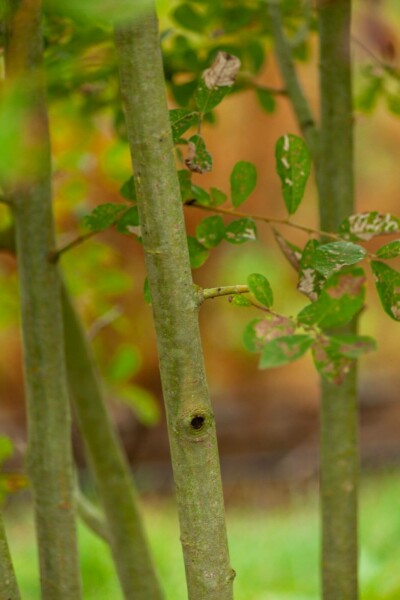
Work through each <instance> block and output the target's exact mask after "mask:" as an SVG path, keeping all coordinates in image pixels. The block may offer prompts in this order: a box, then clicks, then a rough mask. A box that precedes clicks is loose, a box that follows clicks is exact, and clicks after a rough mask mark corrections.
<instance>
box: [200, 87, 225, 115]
mask: <svg viewBox="0 0 400 600" xmlns="http://www.w3.org/2000/svg"><path fill="white" fill-rule="evenodd" d="M230 91H231V90H230V88H229V87H216V88H213V89H209V88H208V87H207V86H206V84H205V82H204V80H203V79H201V80H200V83H199V85H198V86H197V89H196V94H195V99H196V106H197V108H198V110H199V112H201V113H202V114H206V113H208V112H210V111H211V110H213V108H215V107H216V106H218V104H220V103H221V102H222V100H223V99H224V98H225V96H226V95H227V94H228V93H229V92H230Z"/></svg>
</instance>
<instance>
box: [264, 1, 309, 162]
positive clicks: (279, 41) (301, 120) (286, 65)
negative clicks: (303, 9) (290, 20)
mask: <svg viewBox="0 0 400 600" xmlns="http://www.w3.org/2000/svg"><path fill="white" fill-rule="evenodd" d="M269 14H270V17H271V25H272V33H273V36H274V41H275V53H276V59H277V62H278V66H279V70H280V72H281V75H282V79H283V81H284V84H285V88H286V90H287V93H288V96H289V98H290V101H291V103H292V106H293V109H294V112H295V114H296V118H297V121H298V124H299V127H300V129H301V131H302V133H303V135H304V138H305V140H306V142H307V145H308V147H309V149H310V152H311V154H312V156H313V158H314V161H315V162H317V159H318V128H317V125H316V123H315V119H314V116H313V114H312V111H311V108H310V106H309V103H308V101H307V99H306V97H305V95H304V92H303V90H302V87H301V85H300V82H299V79H298V77H297V73H296V70H295V67H294V64H293V60H292V54H291V49H290V44H289V42H288V40H287V39H286V37H285V34H284V31H283V23H282V14H281V9H280V6H279V4H278V3H277V2H272V1H271V2H270V3H269Z"/></svg>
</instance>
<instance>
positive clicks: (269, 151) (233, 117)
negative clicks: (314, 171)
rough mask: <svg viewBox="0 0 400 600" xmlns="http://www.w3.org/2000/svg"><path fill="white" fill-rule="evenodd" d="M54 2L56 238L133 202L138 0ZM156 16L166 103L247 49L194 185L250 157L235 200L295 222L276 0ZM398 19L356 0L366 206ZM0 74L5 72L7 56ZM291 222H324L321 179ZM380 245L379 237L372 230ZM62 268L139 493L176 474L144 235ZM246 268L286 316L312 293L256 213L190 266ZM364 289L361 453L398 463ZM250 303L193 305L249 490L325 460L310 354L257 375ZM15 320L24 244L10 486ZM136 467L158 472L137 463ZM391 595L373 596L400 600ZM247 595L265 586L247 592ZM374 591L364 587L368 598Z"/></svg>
mask: <svg viewBox="0 0 400 600" xmlns="http://www.w3.org/2000/svg"><path fill="white" fill-rule="evenodd" d="M146 4H147V2H146V0H141V1H140V2H135V3H134V6H135V11H138V14H139V13H140V11H142V10H145V9H146ZM308 6H309V3H308V2H302V1H301V0H284V1H282V9H283V12H284V15H285V28H286V33H287V35H288V37H289V39H290V43H291V48H292V52H293V56H294V58H295V60H296V64H297V68H298V72H299V76H300V79H301V81H302V83H303V85H304V88H305V91H306V94H307V96H308V98H309V100H310V103H311V105H312V107H313V109H314V111H315V113H316V116H317V117H318V75H317V73H318V47H317V37H316V34H315V31H316V21H315V16H314V14H313V12H312V11H311V10H309V9H308V8H307V7H308ZM44 10H45V18H44V41H45V66H46V75H47V84H48V99H49V116H50V123H51V136H52V150H53V190H54V213H55V219H56V227H57V234H58V242H57V243H58V246H59V247H61V246H63V245H64V244H66V243H68V242H70V241H71V240H73V239H75V238H76V237H77V236H79V235H83V234H86V233H87V232H88V230H87V228H85V226H84V216H85V215H86V214H88V213H89V212H90V211H91V210H92V209H93V208H94V207H95V206H96V205H98V204H101V203H104V202H120V201H122V197H121V195H120V191H119V190H120V188H121V186H122V185H123V184H124V182H126V180H127V179H128V178H129V176H130V172H131V167H130V159H129V150H128V146H127V143H126V138H125V128H124V121H123V114H122V110H121V104H120V99H119V91H118V81H117V71H116V64H115V55H114V49H113V39H112V23H113V21H114V20H115V19H118V18H121V19H122V18H124V17H125V16H126V13H127V11H131V10H132V2H126V1H124V0H118V2H116V0H113V1H112V2H111V1H110V2H108V1H106V0H105V1H104V2H101V3H99V2H98V1H97V2H94V1H92V0H90V2H89V1H86V2H85V3H83V2H77V1H76V0H70V1H69V2H68V3H63V4H61V3H60V2H58V1H56V0H46V1H45V2H44ZM159 17H160V27H161V38H162V48H163V55H164V65H165V75H166V82H167V89H168V101H169V105H170V108H178V107H191V106H192V105H193V93H194V90H195V87H196V84H197V82H198V80H199V77H200V75H201V73H202V71H203V70H204V69H206V68H207V67H209V65H210V62H211V61H212V59H213V57H214V56H215V55H216V53H217V52H218V50H221V49H223V50H225V51H228V52H230V53H232V54H234V55H236V56H238V57H239V58H240V59H241V61H242V68H241V70H240V73H239V76H238V78H237V83H236V84H235V86H234V88H233V89H232V91H231V92H230V93H229V95H228V97H227V98H226V99H225V100H224V101H223V102H222V104H221V105H220V106H218V107H217V109H215V110H214V111H212V112H211V113H209V114H208V115H207V119H206V120H207V123H205V124H204V127H203V130H202V134H203V136H204V138H205V140H206V143H207V148H208V150H209V151H210V152H211V154H212V157H213V163H214V167H213V171H212V173H207V174H203V175H195V176H194V177H193V181H194V182H195V183H196V184H198V185H200V186H202V187H205V188H206V189H208V188H209V187H210V186H214V187H217V188H219V189H221V190H223V191H224V192H225V193H228V192H229V175H230V173H231V171H232V168H233V166H234V164H235V163H236V162H237V161H238V160H246V161H251V162H253V163H254V164H255V165H256V167H257V170H258V184H257V187H256V189H255V191H254V193H253V194H252V195H251V198H250V199H249V200H248V201H247V202H246V204H245V205H243V206H242V207H241V210H244V211H245V212H248V213H249V214H252V213H257V214H265V215H267V216H273V217H283V218H284V217H285V210H284V204H283V201H282V198H281V195H280V185H279V179H278V177H277V175H276V173H275V168H274V166H275V159H274V147H275V142H276V140H277V139H278V138H279V137H280V136H281V135H282V134H284V133H287V132H292V133H297V134H298V133H299V132H298V128H297V125H296V122H295V120H294V117H293V114H292V110H291V107H290V103H289V101H288V99H287V98H286V96H285V94H284V91H283V90H282V82H281V80H280V77H279V73H278V70H277V67H276V64H275V60H274V56H273V43H272V39H271V30H270V23H269V19H268V11H267V10H266V4H265V2H263V1H253V0H244V1H242V2H236V1H235V2H234V1H230V0H197V1H195V0H191V1H187V2H182V1H175V0H174V1H171V2H168V1H167V0H160V2H159ZM399 17H400V6H399V4H398V3H397V1H396V0H381V1H380V2H376V1H374V0H358V2H355V17H354V34H353V56H354V61H355V63H354V64H355V90H354V92H355V123H356V178H357V205H358V211H360V212H361V211H369V210H380V211H382V212H393V213H394V214H398V206H399V204H398V195H399V187H400V182H399V179H398V165H397V163H398V139H399V134H400V31H399V29H398V27H396V26H395V25H394V24H395V23H398V22H399ZM2 36H4V31H2ZM0 70H1V71H2V72H3V73H4V67H3V66H1V68H0ZM3 88H4V80H1V81H0V180H2V181H7V180H8V178H12V177H13V176H18V164H19V163H18V161H19V156H20V152H19V144H21V143H23V140H21V139H20V138H19V137H18V136H17V135H16V134H15V131H16V122H17V120H18V118H19V115H20V111H23V108H24V107H23V95H21V94H20V93H19V92H18V90H17V89H15V90H11V92H10V91H8V92H7V93H6V92H5V90H4V89H3ZM193 132H195V131H193ZM185 214H186V219H187V228H188V233H189V234H191V235H194V232H195V229H196V226H197V224H198V223H199V222H200V221H201V220H202V219H203V218H204V216H205V215H204V214H202V213H201V212H200V211H197V210H194V209H191V208H190V207H187V208H185ZM296 221H297V222H299V223H302V224H307V225H309V226H312V227H317V210H316V192H315V186H314V184H313V182H312V181H310V182H309V183H308V186H307V190H306V198H305V200H304V202H303V203H302V206H301V207H300V209H299V211H298V213H297V215H296ZM10 222H11V217H10V213H9V210H8V208H7V207H6V206H5V205H1V204H0V230H2V229H5V228H6V227H7V226H8V225H9V224H10ZM228 222H229V220H226V223H228ZM283 233H284V234H285V236H286V237H288V238H289V239H290V240H291V241H292V242H293V243H299V244H300V243H304V242H305V237H304V234H302V233H299V232H295V231H288V230H285V231H283ZM369 249H370V250H371V251H373V250H374V242H371V243H370V245H369ZM61 265H62V268H63V271H64V272H65V276H66V279H67V282H68V287H69V289H70V290H71V292H72V294H73V295H74V297H75V299H76V303H77V306H78V308H79V312H80V314H81V315H82V318H83V320H84V322H85V324H86V326H87V329H88V333H89V336H90V337H91V339H92V343H93V347H94V351H95V356H96V359H97V361H98V364H99V367H100V370H101V373H102V375H103V377H104V381H105V386H106V389H107V393H108V397H109V400H110V407H111V410H112V411H113V414H114V417H115V421H116V423H117V425H118V427H119V429H120V432H121V435H122V438H123V440H124V442H125V445H126V447H127V451H128V454H129V456H130V459H131V461H132V463H133V464H134V465H135V469H136V473H137V476H138V478H139V482H140V485H141V486H142V488H143V489H148V488H149V489H151V488H156V489H158V490H160V489H163V486H164V484H165V485H166V486H167V487H168V486H169V482H170V474H169V467H168V466H167V465H168V448H167V440H166V435H165V427H164V423H163V406H162V398H161V388H160V381H159V374H158V368H157V356H156V351H155V338H154V333H153V326H152V320H151V309H150V307H149V306H148V305H147V304H146V302H145V300H144V296H143V285H144V280H145V269H144V263H143V252H142V248H141V246H140V244H139V243H138V242H137V241H136V240H135V239H133V237H132V236H130V235H121V234H119V233H117V232H116V231H114V230H113V229H109V230H107V231H104V232H102V233H101V234H98V235H96V236H95V237H93V238H91V239H89V240H88V241H86V242H85V243H83V244H81V245H79V246H77V247H75V248H73V249H71V250H70V251H69V252H67V253H66V254H65V255H63V257H62V259H61ZM393 266H395V267H397V268H398V267H399V265H393ZM251 272H259V273H263V274H265V275H266V276H267V277H268V279H269V280H270V282H271V285H272V287H273V290H274V296H275V298H276V307H277V309H278V310H279V312H281V313H282V314H287V315H291V314H293V313H295V312H296V311H298V310H299V309H300V308H301V307H302V306H304V305H305V301H304V298H303V297H302V296H301V295H300V294H299V293H298V292H297V291H296V275H295V273H294V272H293V271H292V270H291V268H290V266H288V265H287V263H286V262H285V260H284V259H283V257H282V256H281V254H280V251H279V249H278V248H277V247H276V244H275V242H274V239H273V236H272V233H271V231H270V229H269V228H268V226H267V225H263V224H259V226H258V239H257V240H256V241H255V242H249V243H247V244H246V245H244V246H243V247H242V246H234V245H230V244H226V243H224V244H221V245H220V246H218V248H216V249H213V251H212V253H211V256H210V259H209V260H208V261H207V262H206V263H205V265H204V266H202V267H201V268H200V269H198V270H196V271H195V272H194V279H195V282H196V283H198V284H199V285H202V286H204V287H214V286H217V285H221V286H222V285H232V284H241V283H245V281H246V277H247V275H248V274H249V273H251ZM367 298H368V299H367V304H368V307H367V310H366V311H365V312H364V314H363V315H362V317H361V333H362V334H366V335H371V336H373V337H375V338H376V339H377V341H378V351H377V352H375V353H372V354H370V355H367V356H366V357H365V358H363V359H362V361H361V364H360V378H361V404H362V417H361V423H362V443H363V446H362V450H363V457H364V460H365V462H366V464H367V466H387V465H389V464H398V462H400V442H399V440H398V427H399V424H400V406H399V405H398V403H397V402H396V401H397V393H396V390H397V389H398V385H399V370H398V365H397V360H396V357H397V355H398V337H397V335H396V332H395V331H394V329H392V328H394V327H396V325H394V324H393V322H391V321H389V319H388V317H387V316H386V315H385V314H384V313H383V311H382V309H381V308H380V306H379V302H378V298H377V295H376V292H375V291H374V289H373V286H372V285H370V286H369V291H368V297H367ZM253 316H257V315H253V313H252V309H243V308H238V307H235V306H232V305H231V304H230V303H229V302H228V301H227V300H226V299H223V298H221V299H215V300H213V301H211V302H208V303H206V305H204V306H203V307H202V310H201V315H200V319H201V326H202V335H203V341H204V348H205V360H206V366H207V372H208V376H209V385H210V390H211V395H212V397H213V400H214V408H215V413H216V417H217V425H218V430H219V439H220V449H221V455H222V466H223V475H224V478H225V482H226V488H227V495H228V498H229V497H230V494H232V495H235V493H238V496H239V498H241V499H245V498H246V495H247V492H242V487H241V486H242V484H243V481H244V480H248V482H249V485H251V484H253V483H255V487H256V489H258V486H259V484H260V481H261V480H262V481H264V482H265V481H268V482H272V483H274V484H279V485H280V484H281V483H282V482H284V484H285V485H287V484H288V483H289V486H292V485H295V486H297V485H298V484H299V483H304V482H306V483H307V482H308V481H310V480H313V478H314V477H315V474H316V472H317V450H316V447H317V439H318V434H317V418H318V417H317V415H318V392H319V390H318V377H317V375H316V373H315V371H314V368H313V366H312V364H311V360H310V358H309V357H304V358H302V359H301V360H300V361H298V362H297V363H295V364H293V365H290V366H288V367H283V368H281V369H279V370H273V371H267V372H266V371H262V372H260V371H258V370H257V358H256V357H254V356H253V355H250V354H246V353H245V352H244V350H243V346H242V332H243V328H244V325H245V324H246V323H247V322H248V321H249V319H250V318H252V317H253ZM18 319H19V316H18V285H17V278H16V264H15V260H14V258H13V257H11V256H9V255H7V254H4V253H2V254H0V347H1V348H2V349H3V350H2V352H1V358H0V423H1V431H2V433H4V434H7V435H9V436H11V437H12V438H13V440H14V444H15V450H16V452H15V454H14V458H13V460H12V461H11V462H8V463H6V466H7V465H8V466H7V468H6V472H7V473H8V474H9V475H8V479H7V477H6V479H7V481H11V479H12V476H14V477H15V476H16V473H17V468H18V467H19V465H20V464H21V457H22V454H23V451H24V447H25V443H26V441H25V440H26V437H25V425H24V423H25V419H24V403H23V384H22V372H21V345H20V338H19V330H18ZM75 437H76V439H75V448H76V454H77V459H78V462H79V464H80V465H81V466H83V464H84V458H83V451H82V448H81V444H80V441H79V440H78V439H77V436H75ZM2 448H3V446H2V445H0V460H3V459H4V460H5V458H8V456H6V455H5V454H4V452H6V450H4V452H3V450H2ZM4 448H6V446H4ZM6 454H7V452H6ZM143 463H147V464H148V465H149V470H147V471H146V470H145V469H143V467H142V466H141V465H143ZM151 469H153V470H151ZM166 473H167V474H166ZM12 474H13V475H12ZM18 481H19V480H18ZM1 485H2V484H0V494H1V489H2V488H1ZM10 485H11V484H10ZM23 485H24V482H23V478H22V479H21V481H19V483H18V484H17V483H16V487H17V489H19V487H23ZM261 496H262V493H261V494H260V498H259V501H260V502H261V503H262V502H263V501H262V500H261ZM257 502H258V501H257ZM300 518H301V519H302V518H303V517H302V516H301V517H300ZM163 526H164V524H163ZM291 526H292V525H291ZM388 544H389V542H388ZM396 585H399V583H397V584H396ZM396 589H397V590H399V587H397V588H396ZM281 591H282V590H281ZM290 593H291V592H290V591H287V595H286V596H284V595H280V596H279V598H282V599H283V598H287V599H289V598H290V599H292V598H297V599H298V600H300V598H302V599H304V600H305V599H306V598H307V599H309V600H311V598H314V597H315V596H313V595H312V594H313V593H314V592H311V591H305V592H304V594H303V596H301V595H299V594H297V595H296V596H293V595H292V596H291V595H290ZM390 593H391V592H390ZM390 593H389V592H388V593H387V595H386V596H385V595H383V596H382V595H381V596H379V598H381V599H382V598H387V600H390V599H391V598H393V599H394V598H395V595H390ZM396 593H397V594H398V591H397V592H396ZM282 594H283V591H282ZM307 594H308V595H307ZM32 597H34V596H33V595H32ZM87 597H88V598H89V596H87ZM110 597H111V596H110ZM112 597H113V598H117V596H116V595H113V596H112ZM171 597H172V596H171ZM174 597H175V596H174ZM253 597H254V598H268V597H269V596H268V595H267V596H266V595H263V596H261V595H259V596H257V595H254V596H250V595H243V598H246V599H247V598H249V599H250V598H253ZM275 597H278V596H274V598H275ZM375 597H376V598H378V596H374V595H373V594H372V595H368V594H367V595H365V598H366V599H367V598H375ZM271 598H272V596H271Z"/></svg>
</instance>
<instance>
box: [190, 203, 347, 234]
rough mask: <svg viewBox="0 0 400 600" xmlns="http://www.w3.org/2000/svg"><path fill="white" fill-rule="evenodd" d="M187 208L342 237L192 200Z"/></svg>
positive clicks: (310, 232) (287, 220)
mask: <svg viewBox="0 0 400 600" xmlns="http://www.w3.org/2000/svg"><path fill="white" fill-rule="evenodd" d="M185 204H186V205H187V206H190V207H194V208H199V209H200V210H206V211H209V212H214V213H219V214H221V215H228V216H230V217H245V218H248V219H253V220H254V221H262V222H263V223H268V224H270V223H275V224H279V225H285V226H286V227H292V228H293V229H299V230H300V231H305V232H306V233H309V234H312V235H318V236H321V235H323V236H325V237H329V238H331V239H335V240H341V239H342V237H341V236H340V235H339V234H337V233H332V232H329V231H321V230H320V229H314V228H312V227H307V226H305V225H299V224H297V223H293V222H292V221H289V219H276V218H275V217H265V216H264V215H255V214H248V213H243V212H240V211H238V210H234V209H231V208H222V207H221V206H206V205H205V204H199V203H198V202H196V200H194V199H190V200H187V201H186V203H185Z"/></svg>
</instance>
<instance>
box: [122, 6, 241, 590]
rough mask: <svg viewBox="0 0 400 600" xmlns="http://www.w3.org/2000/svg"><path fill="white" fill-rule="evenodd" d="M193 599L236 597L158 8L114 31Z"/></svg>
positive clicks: (189, 587) (184, 551)
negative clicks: (168, 102)
mask: <svg viewBox="0 0 400 600" xmlns="http://www.w3.org/2000/svg"><path fill="white" fill-rule="evenodd" d="M115 39H116V47H117V54H118V60H119V70H120V79H121V92H122V99H123V103H124V108H125V114H126V122H127V131H128V141H129V145H130V150H131V156H132V164H133V171H134V180H135V185H136V191H137V196H138V206H139V213H140V220H141V231H142V239H143V247H144V251H145V260H146V267H147V273H148V279H149V285H150V291H151V297H152V305H153V314H154V322H155V328H156V335H157V345H158V353H159V362H160V372H161V379H162V386H163V393H164V401H165V405H166V411H167V421H168V432H169V439H170V448H171V456H172V465H173V471H174V478H175V484H176V493H177V501H178V509H179V519H180V528H181V541H182V547H183V554H184V560H185V568H186V578H187V585H188V591H189V598H190V600H205V599H207V600H230V599H231V598H232V595H233V591H232V587H233V586H232V583H233V578H234V572H233V571H232V569H231V567H230V563H229V554H228V547H227V538H226V527H225V518H224V506H223V494H222V486H221V478H220V467H219V458H218V449H217V439H216V432H215V423H214V416H213V412H212V408H211V404H210V398H209V393H208V389H207V382H206V377H205V372H204V362H203V354H202V349H201V341H200V334H199V325H198V293H197V292H196V288H195V286H194V285H193V281H192V277H191V272H190V263H189V256H188V249H187V243H186V236H185V228H184V219H183V209H182V205H181V201H180V189H179V183H178V178H177V173H176V165H175V160H174V150H173V143H172V137H171V129H170V123H169V115H168V110H167V103H166V95H165V84H164V77H163V68H162V59H161V52H160V41H159V32H158V27H157V19H156V16H155V14H154V13H153V12H151V13H150V14H148V15H147V16H146V17H144V18H143V19H141V20H137V21H136V22H135V23H133V24H124V25H120V26H119V27H118V28H117V30H116V34H115Z"/></svg>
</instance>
